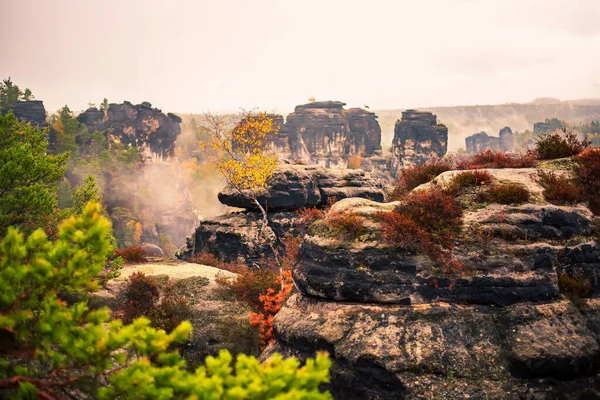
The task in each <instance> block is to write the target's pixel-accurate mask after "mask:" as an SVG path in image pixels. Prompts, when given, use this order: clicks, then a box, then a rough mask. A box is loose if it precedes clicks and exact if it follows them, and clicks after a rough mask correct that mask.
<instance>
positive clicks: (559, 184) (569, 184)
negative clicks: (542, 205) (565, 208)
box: [536, 170, 583, 204]
mask: <svg viewBox="0 0 600 400" xmlns="http://www.w3.org/2000/svg"><path fill="white" fill-rule="evenodd" d="M536 180H537V182H538V183H539V184H540V186H542V188H544V192H543V194H544V198H545V199H546V200H547V201H549V202H550V203H553V204H565V203H566V204H571V203H577V202H579V201H582V199H583V193H582V190H581V187H580V186H579V185H578V184H576V183H575V182H574V181H573V180H572V179H570V178H569V177H568V176H566V175H564V174H558V173H556V172H554V171H545V170H538V172H537V178H536Z"/></svg>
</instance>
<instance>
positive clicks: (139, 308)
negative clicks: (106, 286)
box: [123, 272, 160, 323]
mask: <svg viewBox="0 0 600 400" xmlns="http://www.w3.org/2000/svg"><path fill="white" fill-rule="evenodd" d="M124 295H125V307H124V309H123V321H125V323H131V321H133V320H134V319H136V318H138V317H141V316H142V315H145V316H148V315H150V313H151V312H152V310H153V309H154V307H156V303H157V302H158V299H159V297H160V290H159V289H158V282H157V281H156V279H154V278H153V277H151V276H146V275H145V274H144V273H143V272H136V273H134V274H132V275H131V276H130V277H129V283H128V284H127V288H126V289H125V292H124Z"/></svg>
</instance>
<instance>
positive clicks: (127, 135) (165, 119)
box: [77, 101, 181, 158]
mask: <svg viewBox="0 0 600 400" xmlns="http://www.w3.org/2000/svg"><path fill="white" fill-rule="evenodd" d="M77 120H78V121H79V122H81V123H83V124H85V125H86V126H87V128H88V130H89V131H90V132H95V131H104V130H110V132H111V134H110V139H111V140H113V141H116V142H121V143H123V144H124V145H125V146H128V145H132V146H136V147H137V148H138V149H139V150H140V152H141V153H142V154H144V156H146V157H147V158H164V157H169V156H172V155H173V151H174V149H175V141H176V140H177V137H178V136H179V134H180V133H181V127H180V123H181V118H179V117H178V116H177V115H175V114H171V113H168V114H166V115H165V114H163V113H162V112H161V111H160V110H159V109H157V108H152V105H151V104H150V103H148V102H143V103H142V104H138V105H133V104H131V103H130V102H128V101H125V102H123V104H115V103H112V104H109V106H108V110H107V112H106V113H105V112H104V111H103V110H98V109H97V108H95V107H91V108H88V109H87V110H86V111H84V112H83V113H81V114H79V116H78V117H77Z"/></svg>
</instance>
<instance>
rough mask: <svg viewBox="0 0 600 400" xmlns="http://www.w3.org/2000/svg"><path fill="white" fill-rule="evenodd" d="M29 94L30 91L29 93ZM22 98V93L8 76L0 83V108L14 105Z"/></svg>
mask: <svg viewBox="0 0 600 400" xmlns="http://www.w3.org/2000/svg"><path fill="white" fill-rule="evenodd" d="M29 93H30V94H31V91H30V92H29ZM21 96H23V92H21V89H19V87H18V86H17V85H15V84H14V83H13V82H12V80H11V79H10V76H9V77H8V78H7V79H4V80H3V81H2V83H0V108H2V107H5V106H10V105H11V104H14V103H16V102H17V101H19V100H20V99H21Z"/></svg>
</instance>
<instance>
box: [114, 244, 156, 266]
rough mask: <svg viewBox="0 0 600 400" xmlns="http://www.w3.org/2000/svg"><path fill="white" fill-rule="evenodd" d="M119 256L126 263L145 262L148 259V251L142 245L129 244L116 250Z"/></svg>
mask: <svg viewBox="0 0 600 400" xmlns="http://www.w3.org/2000/svg"><path fill="white" fill-rule="evenodd" d="M115 255H116V256H117V257H121V258H123V260H124V261H125V262H126V263H143V262H146V261H148V260H147V259H146V256H147V254H146V252H145V251H144V249H142V248H141V247H140V246H129V247H125V248H124V249H122V250H115Z"/></svg>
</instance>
